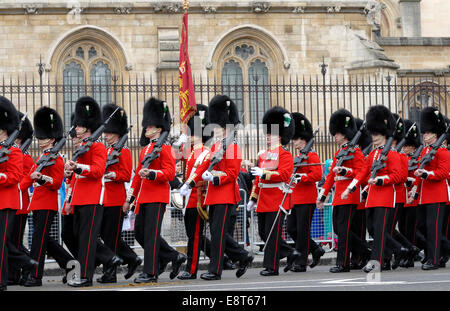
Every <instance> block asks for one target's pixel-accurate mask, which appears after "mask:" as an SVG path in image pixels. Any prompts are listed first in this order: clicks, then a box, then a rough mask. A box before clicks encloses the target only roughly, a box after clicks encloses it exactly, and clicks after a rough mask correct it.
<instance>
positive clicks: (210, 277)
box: [200, 272, 221, 281]
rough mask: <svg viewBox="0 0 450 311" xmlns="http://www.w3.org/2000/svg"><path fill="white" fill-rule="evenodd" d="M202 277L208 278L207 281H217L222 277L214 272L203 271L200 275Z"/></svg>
mask: <svg viewBox="0 0 450 311" xmlns="http://www.w3.org/2000/svg"><path fill="white" fill-rule="evenodd" d="M200 278H201V279H202V280H206V281H216V280H220V279H221V277H220V275H218V274H215V273H212V272H206V273H202V274H201V275H200Z"/></svg>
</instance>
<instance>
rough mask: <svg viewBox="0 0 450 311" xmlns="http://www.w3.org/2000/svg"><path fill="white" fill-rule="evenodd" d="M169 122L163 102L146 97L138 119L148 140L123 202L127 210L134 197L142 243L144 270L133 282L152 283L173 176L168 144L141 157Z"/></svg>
mask: <svg viewBox="0 0 450 311" xmlns="http://www.w3.org/2000/svg"><path fill="white" fill-rule="evenodd" d="M170 124H171V118H170V112H169V107H168V106H167V104H166V103H165V102H163V101H160V100H157V99H155V98H150V100H148V101H147V102H146V103H145V106H144V117H143V119H142V127H143V129H145V137H146V138H147V139H149V141H150V143H149V144H148V145H147V147H145V148H143V149H142V151H141V154H140V156H139V164H138V166H137V169H136V174H135V175H134V178H133V182H132V186H131V189H130V194H132V196H130V197H129V198H128V199H127V202H125V204H124V206H123V209H124V212H127V211H128V210H129V208H130V204H131V203H132V202H133V201H134V200H135V201H136V210H135V213H136V215H137V217H136V221H135V234H136V237H137V239H139V240H140V241H141V245H142V243H143V247H144V270H143V273H141V274H140V275H139V276H138V277H137V278H136V279H135V280H134V282H135V283H148V282H155V283H156V282H157V279H158V270H159V258H158V256H159V252H160V243H161V235H160V233H161V224H162V219H163V216H164V212H165V210H166V205H167V204H168V203H169V202H170V185H169V182H170V181H171V180H173V178H174V177H175V159H174V158H173V156H172V150H171V147H170V146H168V145H165V144H163V145H162V146H161V149H160V155H159V157H157V158H156V159H155V160H154V161H153V162H152V163H150V165H149V166H148V168H147V167H143V165H142V161H143V160H144V158H145V156H146V155H150V154H151V153H152V151H153V148H154V146H155V143H156V142H157V141H158V139H159V138H160V136H161V134H162V133H163V132H166V131H167V132H168V131H170ZM139 240H138V241H139Z"/></svg>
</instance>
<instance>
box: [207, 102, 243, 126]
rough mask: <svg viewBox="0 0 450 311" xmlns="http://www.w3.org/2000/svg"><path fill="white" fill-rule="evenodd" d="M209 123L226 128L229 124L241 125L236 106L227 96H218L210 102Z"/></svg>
mask: <svg viewBox="0 0 450 311" xmlns="http://www.w3.org/2000/svg"><path fill="white" fill-rule="evenodd" d="M208 115H209V122H210V123H212V124H218V125H219V126H220V127H222V128H226V126H227V124H233V125H236V124H238V123H239V113H238V109H237V107H236V104H235V103H234V102H233V101H232V100H231V99H230V98H229V97H228V96H226V95H216V96H214V97H213V98H212V99H211V101H210V102H209V112H208Z"/></svg>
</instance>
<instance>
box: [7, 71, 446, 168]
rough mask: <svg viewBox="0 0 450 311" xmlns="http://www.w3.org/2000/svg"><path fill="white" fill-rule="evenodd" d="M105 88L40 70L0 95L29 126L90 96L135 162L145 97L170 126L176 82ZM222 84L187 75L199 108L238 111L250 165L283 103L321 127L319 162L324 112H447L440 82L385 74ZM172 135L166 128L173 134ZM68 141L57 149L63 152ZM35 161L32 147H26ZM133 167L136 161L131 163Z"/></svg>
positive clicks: (328, 140)
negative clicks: (117, 110)
mask: <svg viewBox="0 0 450 311" xmlns="http://www.w3.org/2000/svg"><path fill="white" fill-rule="evenodd" d="M110 80H111V83H108V84H104V85H101V84H97V85H95V84H87V83H77V81H86V79H80V80H78V79H76V77H75V79H68V80H64V81H70V83H65V82H63V81H62V80H61V81H60V80H58V79H57V78H53V77H51V76H50V75H49V74H48V73H42V72H40V74H38V75H36V74H31V75H30V74H28V75H25V74H23V75H21V76H11V77H3V78H2V80H0V95H3V96H5V97H7V98H9V99H11V100H12V102H13V103H14V104H15V105H16V107H17V108H18V109H19V110H20V111H22V112H24V113H25V112H28V116H29V118H30V120H31V121H32V116H33V115H34V111H36V110H37V109H38V108H39V107H41V106H43V105H45V106H50V107H52V108H54V109H56V110H57V111H58V112H59V113H60V114H61V116H62V117H63V120H64V121H65V123H66V128H68V127H70V114H71V113H72V111H73V110H74V108H75V102H76V100H77V99H78V98H79V97H80V96H82V95H90V96H93V97H95V98H96V99H97V100H98V102H99V103H101V104H104V103H107V102H114V103H116V104H118V105H120V106H122V107H124V109H125V110H126V111H127V113H128V116H129V121H130V122H131V123H133V124H134V127H133V131H132V133H131V135H130V138H129V143H128V145H129V147H130V148H131V150H132V152H133V157H134V158H135V159H136V158H137V157H138V152H139V138H140V133H141V120H142V109H143V106H144V103H145V102H146V100H147V99H148V98H150V97H151V96H154V97H157V98H159V99H162V100H165V101H166V102H167V104H168V105H169V107H170V112H171V114H172V116H173V122H174V127H175V128H176V127H177V125H178V124H179V96H178V92H179V81H178V77H177V76H165V77H164V76H163V77H162V78H161V77H158V78H155V77H152V76H132V75H130V76H127V77H122V76H115V75H114V76H113V77H112V78H111V79H110ZM255 81H256V83H252V84H234V85H233V84H223V83H219V82H217V81H216V79H210V78H208V77H194V84H195V92H196V100H197V103H198V104H205V105H207V104H208V102H209V100H210V99H211V98H212V97H213V96H214V95H216V94H229V95H230V97H232V98H233V99H234V100H236V103H237V104H238V106H239V108H240V110H241V111H243V112H244V116H243V118H242V125H243V127H244V130H242V131H240V132H239V133H238V140H239V142H240V145H241V148H242V150H243V157H244V159H247V160H251V161H255V159H256V156H257V153H258V151H259V150H260V149H263V148H264V146H265V138H264V135H263V132H262V129H261V127H260V126H259V125H260V124H261V123H262V115H263V114H264V111H265V110H266V109H267V104H266V103H267V102H268V103H269V105H268V106H269V107H270V106H275V105H280V106H284V107H285V108H286V109H288V110H289V111H291V112H295V111H298V112H301V113H303V114H305V115H306V117H308V118H309V119H310V120H311V122H312V125H313V127H314V128H316V127H317V126H318V125H319V124H320V126H321V129H320V134H319V136H318V137H317V139H316V144H315V149H316V151H318V153H319V155H320V157H321V158H322V159H327V158H330V157H332V155H333V153H334V152H335V150H336V148H337V146H336V145H335V144H334V140H333V138H332V137H331V135H330V134H329V131H328V120H329V117H330V115H331V114H332V113H333V112H334V111H336V110H337V109H339V108H346V109H348V110H350V111H351V112H352V113H353V115H354V116H356V117H359V118H362V119H364V115H365V113H366V112H367V110H368V108H369V107H370V106H373V105H377V104H378V105H385V106H387V107H389V108H390V110H391V111H392V112H396V113H398V114H399V115H401V116H402V117H404V118H409V119H413V120H416V121H417V120H418V115H419V112H420V110H421V109H422V108H423V107H426V106H430V105H434V106H436V107H438V108H439V109H440V111H441V112H442V113H443V114H445V115H448V109H449V107H448V106H449V104H448V99H449V98H450V93H449V92H450V87H449V84H448V81H449V78H448V77H445V76H443V77H436V76H403V77H401V76H392V75H371V76H368V75H364V76H363V75H360V76H343V75H326V74H323V75H316V76H289V77H270V76H269V77H268V78H267V79H261V80H260V81H263V82H261V83H260V84H258V79H255ZM176 132H177V130H174V133H175V134H176ZM72 148H73V146H72V142H71V141H69V142H68V143H67V145H66V147H65V149H64V150H63V153H65V154H71V151H72ZM30 151H31V153H32V154H33V156H37V153H38V150H37V146H36V142H34V144H33V145H32V146H31V149H30ZM135 163H136V161H135Z"/></svg>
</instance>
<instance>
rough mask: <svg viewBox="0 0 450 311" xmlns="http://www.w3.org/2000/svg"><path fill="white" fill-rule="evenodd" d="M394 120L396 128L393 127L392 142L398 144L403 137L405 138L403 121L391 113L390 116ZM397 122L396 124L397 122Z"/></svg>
mask: <svg viewBox="0 0 450 311" xmlns="http://www.w3.org/2000/svg"><path fill="white" fill-rule="evenodd" d="M392 115H393V116H394V118H395V122H396V124H397V126H396V127H395V132H394V140H396V141H397V143H399V142H400V141H401V140H402V139H403V137H405V134H406V132H405V121H403V119H402V117H400V116H399V115H398V114H396V113H393V114H392ZM397 120H398V122H397Z"/></svg>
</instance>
